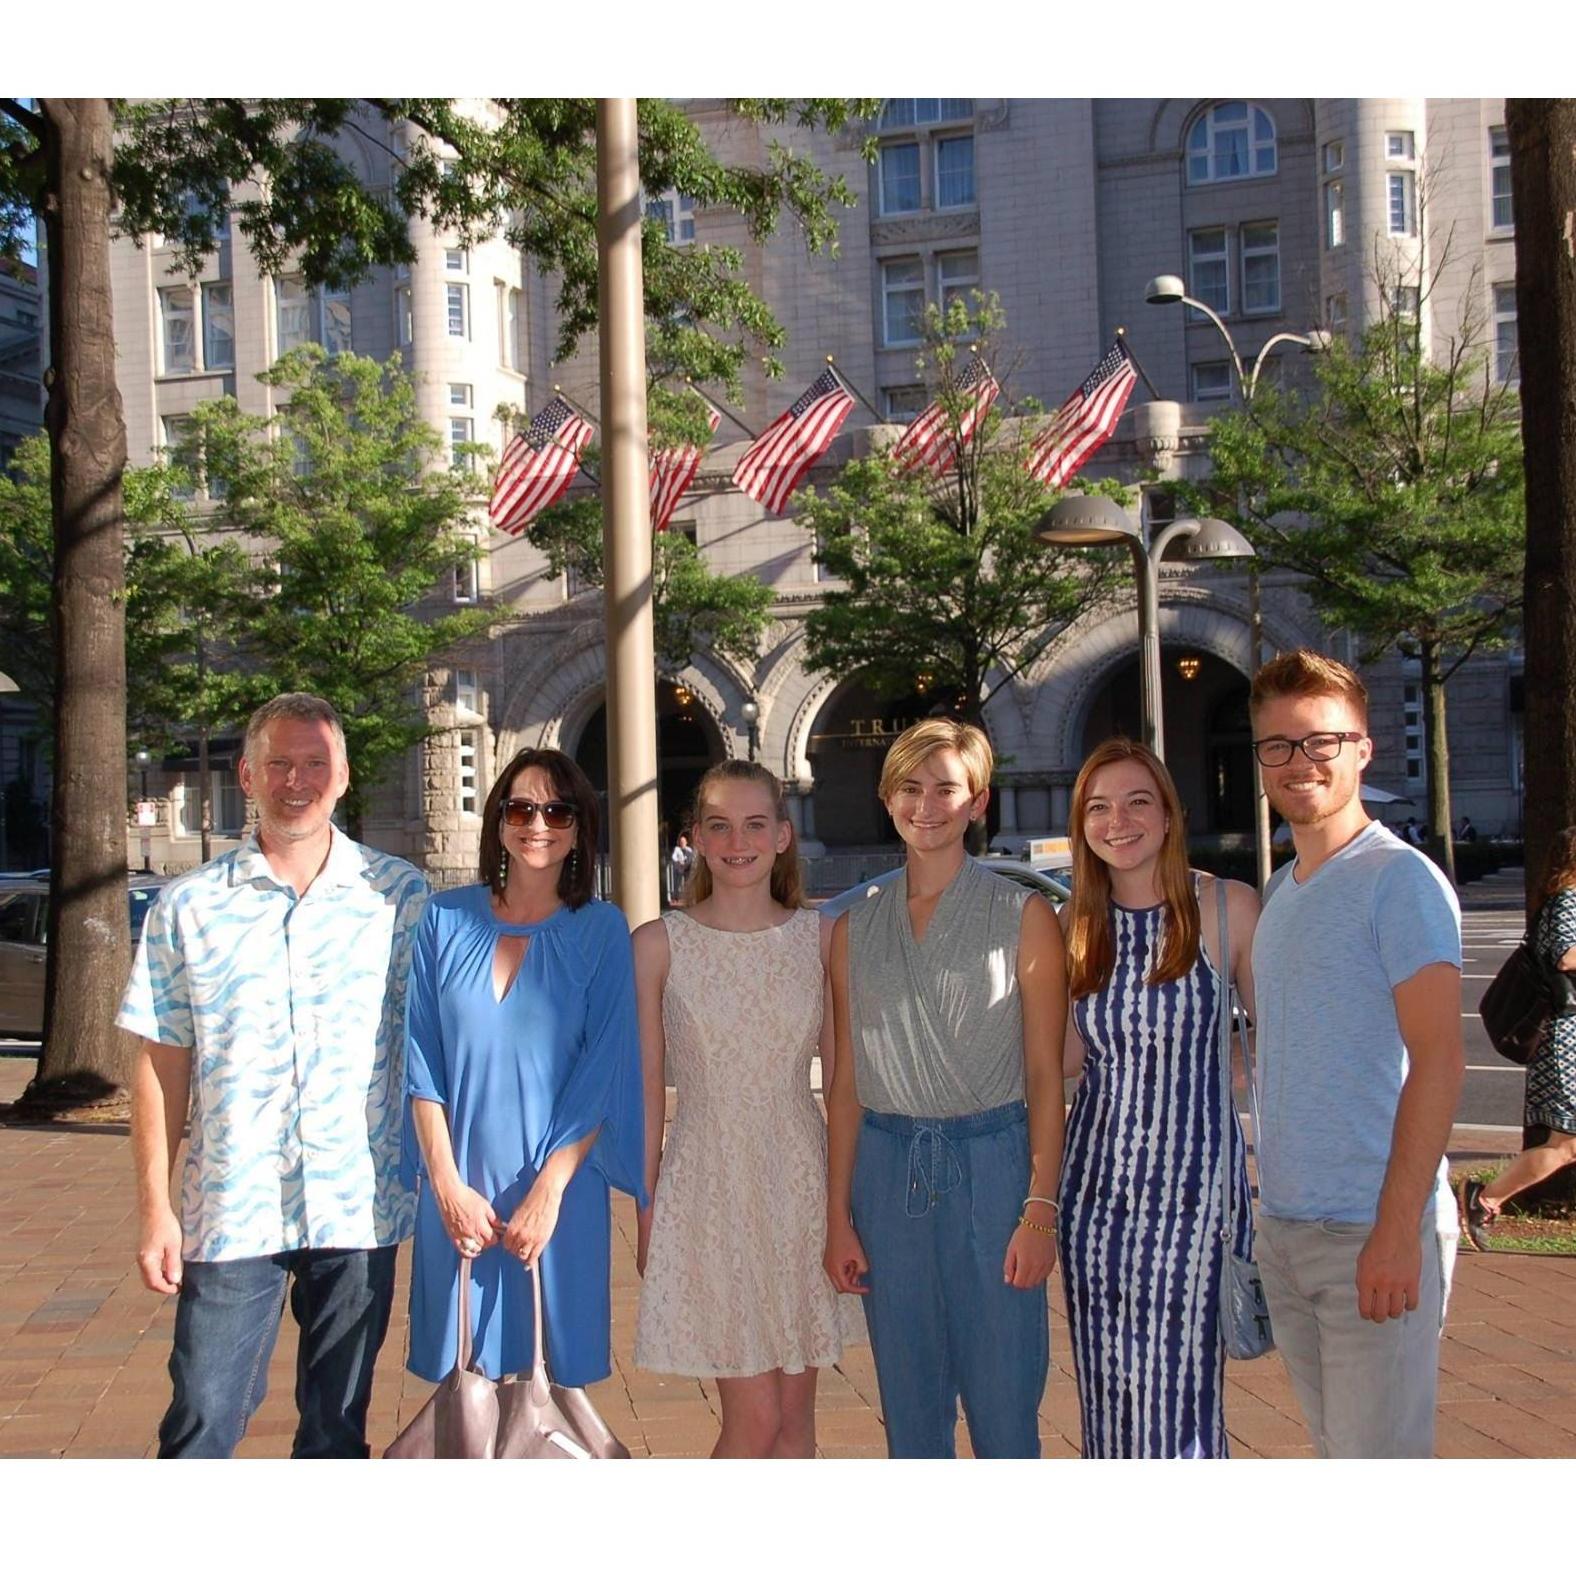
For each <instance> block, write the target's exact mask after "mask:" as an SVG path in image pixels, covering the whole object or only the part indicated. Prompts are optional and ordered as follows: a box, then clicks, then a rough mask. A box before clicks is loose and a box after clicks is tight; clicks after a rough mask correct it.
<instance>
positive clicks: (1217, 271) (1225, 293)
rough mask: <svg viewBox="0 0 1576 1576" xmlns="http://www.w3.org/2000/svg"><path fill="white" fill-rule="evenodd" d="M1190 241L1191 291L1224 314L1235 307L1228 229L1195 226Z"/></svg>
mask: <svg viewBox="0 0 1576 1576" xmlns="http://www.w3.org/2000/svg"><path fill="white" fill-rule="evenodd" d="M1187 241H1188V294H1189V295H1191V296H1193V297H1194V298H1195V299H1196V300H1199V301H1202V302H1203V303H1204V304H1205V306H1208V307H1213V308H1214V310H1215V311H1217V312H1219V313H1220V315H1221V316H1222V317H1224V316H1225V315H1226V313H1228V312H1229V311H1230V310H1231V265H1230V260H1229V258H1228V256H1227V252H1226V232H1225V230H1223V229H1219V230H1194V231H1193V232H1192V233H1191V234H1190V235H1189V236H1188V238H1187Z"/></svg>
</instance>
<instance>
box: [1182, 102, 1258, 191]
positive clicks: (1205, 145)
mask: <svg viewBox="0 0 1576 1576" xmlns="http://www.w3.org/2000/svg"><path fill="white" fill-rule="evenodd" d="M1274 173H1275V122H1274V121H1273V120H1271V119H1270V117H1269V113H1268V112H1267V111H1265V110H1262V109H1260V108H1259V106H1258V105H1257V104H1248V103H1246V102H1244V101H1243V100H1242V99H1229V100H1227V101H1226V102H1225V103H1223V104H1214V105H1211V106H1210V108H1209V109H1208V110H1207V111H1205V113H1204V114H1202V115H1200V116H1199V117H1198V119H1197V120H1195V121H1194V122H1193V129H1192V130H1191V131H1190V132H1189V133H1188V137H1187V183H1188V185H1189V186H1203V185H1205V184H1207V183H1208V182H1210V181H1242V180H1247V179H1249V178H1250V177H1251V176H1254V175H1273V174H1274Z"/></svg>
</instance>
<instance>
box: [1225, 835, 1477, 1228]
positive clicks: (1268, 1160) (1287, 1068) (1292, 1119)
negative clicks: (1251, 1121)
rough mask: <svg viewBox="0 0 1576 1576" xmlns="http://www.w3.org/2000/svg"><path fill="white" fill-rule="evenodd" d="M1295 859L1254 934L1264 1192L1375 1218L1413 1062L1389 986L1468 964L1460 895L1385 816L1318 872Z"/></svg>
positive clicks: (1269, 896)
mask: <svg viewBox="0 0 1576 1576" xmlns="http://www.w3.org/2000/svg"><path fill="white" fill-rule="evenodd" d="M1292 869H1293V866H1291V865H1285V866H1283V867H1282V868H1281V869H1280V870H1277V871H1276V872H1275V874H1274V876H1273V877H1272V878H1271V880H1270V884H1269V888H1268V891H1267V892H1266V894H1265V899H1264V912H1263V914H1262V915H1261V916H1260V918H1259V924H1258V929H1257V931H1256V932H1255V933H1254V937H1253V983H1254V990H1255V992H1256V995H1257V998H1258V1083H1259V1110H1260V1119H1261V1121H1262V1124H1263V1131H1262V1132H1261V1133H1259V1134H1258V1135H1256V1147H1257V1151H1258V1161H1259V1199H1260V1203H1261V1205H1262V1207H1263V1209H1264V1212H1265V1213H1266V1214H1269V1215H1274V1216H1277V1217H1279V1218H1281V1219H1285V1220H1338V1221H1350V1222H1354V1223H1370V1222H1372V1220H1373V1219H1374V1215H1375V1212H1376V1210H1377V1208H1378V1203H1379V1190H1380V1188H1381V1186H1382V1185H1383V1182H1384V1174H1385V1168H1386V1166H1387V1165H1388V1164H1389V1160H1390V1142H1391V1136H1392V1132H1393V1129H1394V1127H1395V1111H1396V1105H1397V1102H1398V1101H1399V1100H1400V1096H1401V1085H1402V1083H1403V1082H1404V1080H1405V1078H1406V1073H1407V1055H1406V1046H1405V1045H1404V1044H1403V1043H1402V1040H1401V1030H1400V1026H1399V1024H1398V1023H1397V1021H1396V1015H1395V997H1394V995H1393V994H1392V992H1393V991H1394V990H1395V987H1396V986H1397V985H1400V984H1402V983H1404V982H1405V981H1406V980H1409V979H1410V978H1411V977H1412V976H1413V975H1414V974H1416V973H1417V971H1418V970H1419V969H1421V968H1425V967H1426V966H1427V965H1429V964H1430V963H1449V964H1452V965H1454V966H1455V967H1456V968H1458V969H1459V968H1460V967H1461V909H1460V905H1459V904H1458V903H1457V902H1456V895H1455V892H1454V891H1453V890H1452V889H1451V886H1450V883H1449V881H1448V880H1447V879H1446V877H1445V874H1444V872H1443V871H1442V870H1440V869H1439V867H1438V866H1437V865H1435V864H1434V862H1433V861H1432V860H1431V859H1429V858H1427V857H1426V856H1425V855H1424V854H1421V853H1419V852H1418V850H1417V849H1415V848H1409V847H1408V846H1407V845H1406V844H1405V843H1403V842H1402V841H1401V840H1400V839H1399V838H1398V837H1395V836H1394V835H1392V834H1391V833H1390V832H1389V831H1387V830H1386V829H1385V828H1384V827H1383V826H1381V825H1380V824H1379V823H1378V822H1377V821H1374V822H1370V823H1369V825H1368V826H1366V827H1365V828H1364V829H1363V830H1362V831H1361V832H1360V833H1358V835H1357V836H1356V837H1354V838H1353V839H1352V840H1351V842H1349V843H1348V844H1347V845H1346V847H1345V848H1343V849H1342V850H1341V851H1340V852H1339V853H1338V854H1336V855H1335V856H1334V858H1332V859H1330V860H1329V861H1328V862H1327V863H1325V864H1323V865H1321V866H1320V867H1319V868H1318V869H1317V870H1316V871H1314V873H1313V875H1312V876H1310V877H1309V879H1308V880H1306V881H1304V882H1300V883H1299V882H1297V881H1294V880H1293V879H1292V878H1291V872H1292ZM1445 1171H1446V1167H1445V1165H1444V1162H1443V1161H1441V1162H1440V1168H1439V1172H1440V1183H1439V1185H1440V1187H1441V1188H1447V1184H1446V1181H1445ZM1447 1191H1448V1189H1447Z"/></svg>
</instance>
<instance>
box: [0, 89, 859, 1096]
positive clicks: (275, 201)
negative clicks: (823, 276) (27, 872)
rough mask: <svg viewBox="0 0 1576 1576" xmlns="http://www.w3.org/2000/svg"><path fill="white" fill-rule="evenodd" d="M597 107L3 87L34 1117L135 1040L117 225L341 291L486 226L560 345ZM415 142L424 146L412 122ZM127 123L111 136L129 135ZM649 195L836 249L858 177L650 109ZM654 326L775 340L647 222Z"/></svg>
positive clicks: (107, 1069) (722, 338)
mask: <svg viewBox="0 0 1576 1576" xmlns="http://www.w3.org/2000/svg"><path fill="white" fill-rule="evenodd" d="M874 103H875V101H873V100H853V101H849V100H840V99H810V100H788V99H756V100H740V101H736V104H735V106H734V107H735V109H736V111H737V113H739V114H740V115H743V116H745V117H747V118H748V119H750V120H752V121H754V122H756V123H758V124H761V125H765V126H772V125H777V124H781V123H783V122H784V121H786V120H788V119H790V118H796V119H797V120H798V121H799V123H800V124H802V125H820V126H825V127H828V128H830V129H836V128H838V127H840V126H841V125H843V124H844V123H845V122H846V121H847V120H848V119H849V118H850V116H852V115H868V114H871V113H873V107H874ZM594 122H595V104H594V101H593V100H590V99H507V100H493V101H491V104H490V108H489V111H488V113H487V117H486V119H485V121H481V120H473V119H470V118H468V117H467V116H466V115H464V114H462V113H461V112H460V111H459V110H458V109H457V108H456V107H455V106H454V105H453V104H452V103H450V102H449V101H448V100H441V99H254V100H240V99H186V100H160V101H156V102H144V103H139V104H132V105H118V104H117V103H115V102H114V101H111V100H109V99H75V100H72V99H41V100H39V101H38V102H37V104H36V107H30V106H28V105H26V104H23V103H22V102H21V101H19V100H16V99H0V247H6V248H14V246H15V244H16V238H17V230H18V226H19V224H20V223H21V222H22V221H23V220H24V219H25V218H26V217H27V216H30V215H31V216H34V217H37V218H39V219H41V220H42V221H43V223H44V226H45V229H46V232H47V238H48V246H47V253H48V260H49V300H50V346H51V354H52V361H53V364H52V366H51V368H50V370H49V374H48V382H49V390H50V392H49V403H48V408H47V418H46V419H47V426H48V430H49V434H50V442H51V445H52V449H53V453H54V457H55V464H54V466H53V468H52V472H51V475H52V486H53V487H54V489H55V493H54V527H55V529H54V561H53V565H52V582H53V587H54V591H53V596H54V616H55V627H56V653H57V675H56V685H55V702H56V704H55V767H56V776H55V794H54V802H53V807H52V818H53V827H54V850H55V854H54V862H53V868H52V870H51V877H50V904H49V933H50V938H51V945H50V950H49V967H48V975H47V983H46V998H45V1009H44V1048H43V1054H42V1055H41V1056H40V1058H39V1068H38V1074H37V1076H36V1077H35V1078H34V1080H33V1082H32V1084H31V1085H30V1086H29V1088H28V1091H27V1092H26V1094H25V1095H24V1097H23V1104H24V1105H25V1106H27V1107H29V1108H30V1109H31V1110H32V1111H33V1112H35V1113H37V1114H46V1113H47V1112H48V1111H49V1110H50V1109H51V1108H52V1107H59V1106H64V1107H67V1108H69V1107H71V1106H72V1105H75V1104H77V1103H80V1102H82V1101H84V1100H91V1099H93V1098H106V1099H108V1098H118V1097H119V1093H120V1087H121V1078H122V1073H123V1069H124V1065H125V1058H126V1054H127V1050H128V1047H127V1045H126V1044H125V1042H124V1039H123V1036H121V1035H120V1034H119V1033H118V1031H116V1030H115V1029H114V1028H113V1026H112V1025H113V1018H114V1012H115V1008H116V1005H117V1002H118V996H119V992H120V989H121V984H122V981H123V979H124V975H125V970H126V966H127V960H128V957H129V933H128V927H127V916H126V905H125V902H124V899H123V894H122V892H121V890H120V889H121V885H122V883H123V880H124V876H123V866H124V863H125V849H124V828H123V826H122V824H121V817H120V814H119V810H118V804H119V800H120V796H121V793H122V792H123V784H122V783H120V780H119V779H120V773H121V772H122V770H123V763H124V760H125V753H126V731H125V653H124V623H123V613H122V606H123V602H122V599H123V595H124V579H123V577H124V567H123V556H122V550H123V543H122V532H123V518H124V508H123V504H122V499H121V475H122V472H123V471H124V469H125V465H126V431H125V424H124V421H123V419H122V416H121V410H120V398H119V393H118V390H117V388H116V384H115V336H114V327H113V314H112V310H111V307H112V303H111V292H110V281H109V255H110V250H109V249H110V238H111V212H112V209H113V207H114V206H115V203H116V201H117V200H118V202H119V205H120V211H119V215H118V219H117V223H118V227H119V229H120V230H121V231H122V232H123V233H126V234H131V235H141V234H145V233H147V232H149V231H157V232H159V233H160V234H162V235H164V236H166V237H168V238H170V239H172V240H174V241H176V242H177V243H178V244H179V246H180V247H181V249H182V252H183V255H184V257H185V259H186V261H187V262H188V264H189V265H191V266H196V265H198V264H199V263H200V262H201V260H202V259H203V258H204V257H205V256H206V255H207V254H208V253H210V252H212V250H213V249H214V245H215V241H216V237H217V231H218V221H219V218H220V216H221V215H222V214H224V213H225V212H227V211H233V213H234V217H235V230H236V232H237V233H238V235H239V236H240V237H241V238H242V239H243V240H244V242H245V244H246V245H247V246H248V248H249V249H250V250H251V252H252V253H253V255H254V256H255V257H256V258H257V259H258V260H259V262H260V263H261V264H262V265H263V267H264V268H265V270H267V271H269V272H272V273H276V274H277V273H278V272H280V271H281V270H283V269H284V268H286V267H296V266H299V269H300V272H301V274H302V275H303V278H304V281H305V283H306V284H308V285H317V284H336V285H348V284H351V283H353V282H354V281H355V280H357V279H359V278H360V277H362V276H363V275H365V274H366V273H367V272H368V270H369V269H370V268H372V267H373V266H375V265H377V264H382V263H400V262H409V261H410V260H411V258H412V255H413V249H412V245H411V242H410V238H409V233H408V216H409V215H412V214H416V215H422V216H425V217H426V218H428V219H430V220H431V221H432V222H433V223H434V224H436V225H438V226H440V227H442V228H443V229H445V230H446V231H448V232H451V233H454V234H457V235H459V236H460V237H462V239H464V240H469V241H474V240H475V239H477V238H479V237H480V236H481V235H483V234H491V233H495V232H497V231H499V230H503V231H505V232H506V233H507V234H508V235H509V236H510V238H511V239H512V240H514V241H515V242H516V243H517V244H518V245H519V246H520V247H521V248H522V249H523V250H525V251H526V252H528V253H529V254H530V255H531V256H532V257H534V258H535V260H536V261H537V264H538V266H539V267H541V268H542V269H543V270H544V271H548V272H553V273H555V274H556V275H557V276H558V278H559V280H560V289H559V307H560V313H561V320H562V321H561V337H560V351H561V353H564V354H567V352H568V350H569V349H572V348H573V346H574V344H575V343H576V342H577V340H578V339H579V338H580V337H581V336H582V335H583V334H584V333H585V332H586V331H587V330H588V329H589V328H591V327H592V326H593V325H594V323H595V318H596V282H597V281H596V248H595V239H594V236H595V180H594ZM407 131H409V133H410V135H408V136H407V135H406V132H407ZM117 133H118V136H117ZM351 138H370V139H373V140H382V141H383V142H384V143H385V145H388V146H390V147H391V150H392V153H393V159H394V171H395V173H394V177H393V180H392V183H391V185H390V186H389V187H388V188H386V189H378V190H372V189H368V188H366V187H364V186H363V185H362V184H361V181H360V178H359V176H358V174H357V173H356V169H355V167H354V165H353V164H352V162H351V161H350V160H348V159H347V158H346V157H345V156H344V154H343V152H342V147H343V142H344V140H345V139H351ZM640 159H641V168H642V174H643V177H644V179H645V183H646V187H647V189H648V190H653V191H662V190H665V189H667V188H669V187H673V188H676V189H677V190H679V191H680V192H683V193H686V194H688V195H690V196H693V197H695V198H696V199H697V200H698V201H700V202H702V203H713V204H718V205H726V206H728V207H730V208H731V209H733V210H734V211H735V212H737V213H738V214H740V215H741V217H742V218H743V219H744V221H745V223H746V225H747V227H748V229H749V231H750V233H751V234H752V235H753V236H755V237H757V238H762V237H764V236H766V235H768V234H770V233H771V232H772V230H773V229H774V227H775V226H776V225H777V223H778V222H779V215H780V214H782V213H784V212H786V213H788V214H789V215H791V216H792V218H793V219H794V220H795V221H796V222H797V223H798V225H799V227H800V230H801V232H802V233H803V235H804V237H805V239H806V241H807V243H808V244H809V245H811V246H813V247H820V246H829V245H831V244H832V242H833V240H834V238H835V232H836V223H835V220H834V219H833V217H832V213H831V208H832V206H833V205H835V204H839V203H851V202H852V201H853V196H852V193H851V192H850V191H849V190H848V188H847V187H846V185H845V184H844V183H843V182H842V181H841V180H830V179H827V178H826V177H824V176H823V175H822V174H821V173H820V172H819V171H818V170H817V169H816V168H815V166H814V165H813V164H812V163H811V162H810V161H809V160H807V159H805V158H804V157H802V156H800V155H796V154H794V153H792V152H791V151H790V150H789V149H787V148H786V147H783V146H782V145H780V144H778V143H776V142H773V143H772V144H771V145H770V147H769V148H768V150H767V159H766V167H765V168H764V169H751V168H735V167H732V166H729V165H726V164H725V163H723V162H722V161H721V160H720V159H718V158H717V157H715V156H714V155H713V154H712V153H711V152H710V151H709V150H708V149H707V147H706V145H705V143H704V142H703V141H702V139H701V137H700V135H699V133H698V132H697V131H696V130H695V128H694V127H692V126H690V125H689V123H688V122H687V121H686V120H685V119H684V117H683V116H682V115H681V114H679V112H678V111H676V110H675V109H673V108H672V107H671V106H669V105H666V104H663V103H661V102H659V101H652V100H648V101H646V102H645V103H643V104H642V106H641V127H640ZM646 242H647V254H646V266H645V278H646V306H647V313H648V317H649V318H651V319H652V320H653V321H654V322H656V323H659V324H661V325H663V327H662V329H661V330H660V332H656V333H654V340H655V341H656V346H657V349H658V350H659V351H660V353H661V354H662V356H663V357H665V358H666V359H668V360H671V361H672V362H673V363H675V364H683V365H685V366H686V367H687V369H688V370H691V371H693V372H694V373H695V374H696V375H697V376H700V377H709V378H719V379H721V380H723V381H724V382H731V381H734V380H736V378H737V374H738V369H739V368H740V367H741V366H742V364H743V361H744V359H745V357H746V356H747V355H749V354H750V353H751V352H752V350H753V349H754V348H756V347H757V346H764V347H765V348H767V349H768V350H770V349H772V348H774V347H775V346H776V345H777V344H780V343H781V340H782V330H781V327H780V325H778V324H777V323H776V321H775V319H774V318H773V317H772V315H771V313H770V311H769V310H768V309H767V308H766V307H765V306H764V305H763V304H762V303H761V302H760V301H759V300H758V298H757V297H756V296H755V295H754V294H753V293H752V292H751V291H750V289H749V287H748V285H747V284H746V282H745V281H744V280H743V279H742V278H741V277H740V273H739V256H738V253H737V251H736V250H734V249H729V248H719V247H711V248H689V249H688V250H687V252H686V253H685V255H683V256H679V255H676V253H677V252H678V250H679V249H676V248H673V247H670V246H668V245H667V243H666V237H665V236H664V235H663V234H662V227H661V226H659V225H648V226H647V233H646Z"/></svg>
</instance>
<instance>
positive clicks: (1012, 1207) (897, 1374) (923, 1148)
mask: <svg viewBox="0 0 1576 1576" xmlns="http://www.w3.org/2000/svg"><path fill="white" fill-rule="evenodd" d="M1028 1191H1029V1122H1028V1112H1027V1109H1026V1108H1025V1107H1024V1105H1023V1104H1022V1103H1021V1102H1017V1103H1014V1104H1012V1105H1002V1106H997V1107H995V1108H994V1109H993V1110H989V1111H979V1112H976V1113H975V1114H973V1115H972V1116H954V1117H935V1118H931V1117H911V1116H893V1115H889V1114H887V1113H885V1112H880V1111H866V1112H865V1115H864V1121H863V1123H862V1124H861V1126H860V1130H859V1151H858V1155H857V1157H856V1159H855V1162H854V1186H853V1216H854V1229H855V1230H856V1231H857V1232H858V1233H859V1240H860V1243H861V1245H862V1246H863V1247H864V1250H865V1257H866V1258H867V1259H868V1260H869V1261H870V1277H869V1287H870V1289H869V1291H868V1293H867V1294H866V1296H865V1298H864V1304H865V1318H866V1321H867V1323H868V1324H869V1327H870V1347H871V1351H872V1352H873V1354H874V1356H875V1364H876V1381H877V1383H878V1385H879V1386H880V1390H881V1412H882V1417H883V1420H884V1422H885V1424H886V1436H887V1454H888V1455H889V1456H892V1457H894V1458H895V1457H909V1458H913V1457H926V1458H935V1457H950V1456H952V1455H953V1454H954V1453H955V1451H954V1446H953V1439H954V1434H955V1431H956V1428H957V1415H958V1411H957V1409H958V1401H959V1399H961V1400H962V1402H963V1415H964V1417H965V1418H966V1419H967V1421H968V1425H969V1440H970V1443H971V1444H972V1445H973V1448H974V1454H975V1455H976V1456H1020V1457H1021V1456H1038V1455H1039V1453H1040V1432H1039V1425H1038V1419H1037V1412H1038V1409H1039V1404H1040V1397H1041V1395H1042V1394H1043V1393H1044V1390H1045V1378H1046V1373H1047V1370H1048V1368H1049V1365H1050V1347H1051V1336H1050V1324H1049V1319H1048V1314H1047V1310H1046V1296H1045V1288H1044V1286H1034V1287H1031V1288H1029V1289H1027V1290H1019V1289H1017V1288H1015V1287H1012V1286H1009V1285H1008V1284H1007V1283H1006V1281H1005V1280H1004V1279H1003V1278H1002V1262H1003V1260H1004V1259H1005V1258H1006V1256H1007V1244H1008V1242H1009V1240H1010V1239H1011V1237H1012V1234H1013V1232H1014V1231H1015V1230H1016V1229H1017V1225H1018V1216H1019V1215H1020V1214H1021V1213H1022V1209H1023V1199H1024V1195H1025V1194H1027V1192H1028Z"/></svg>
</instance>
